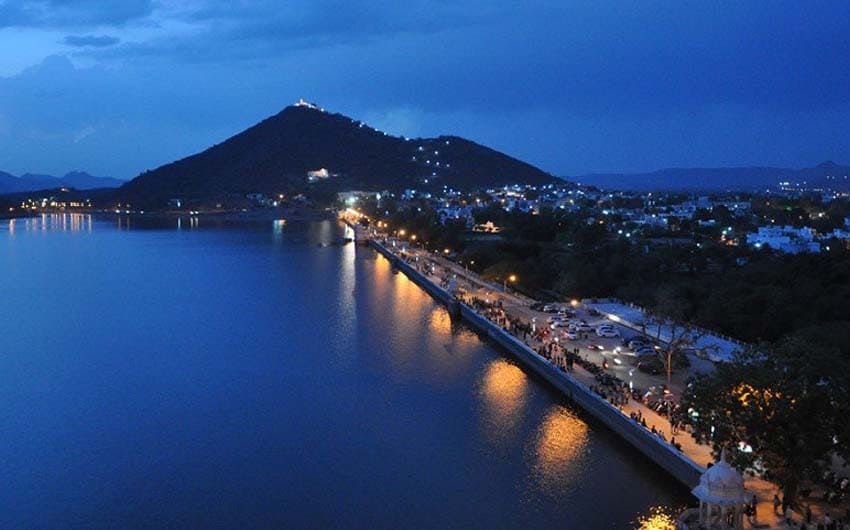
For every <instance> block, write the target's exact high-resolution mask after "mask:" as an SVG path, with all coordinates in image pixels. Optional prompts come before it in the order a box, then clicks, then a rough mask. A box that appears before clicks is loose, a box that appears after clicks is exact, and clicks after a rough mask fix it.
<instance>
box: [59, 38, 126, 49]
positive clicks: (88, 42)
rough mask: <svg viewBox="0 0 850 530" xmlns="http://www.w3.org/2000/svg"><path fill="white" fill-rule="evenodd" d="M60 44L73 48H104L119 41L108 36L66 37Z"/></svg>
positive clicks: (119, 40)
mask: <svg viewBox="0 0 850 530" xmlns="http://www.w3.org/2000/svg"><path fill="white" fill-rule="evenodd" d="M62 42H63V43H65V44H66V45H68V46H73V47H75V48H106V47H109V46H114V45H116V44H118V43H119V42H121V39H119V38H118V37H111V36H109V35H68V36H66V37H65V38H64V39H63V40H62Z"/></svg>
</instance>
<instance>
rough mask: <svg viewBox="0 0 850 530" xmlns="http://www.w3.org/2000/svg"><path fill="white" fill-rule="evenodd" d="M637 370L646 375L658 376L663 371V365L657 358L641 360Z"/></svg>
mask: <svg viewBox="0 0 850 530" xmlns="http://www.w3.org/2000/svg"><path fill="white" fill-rule="evenodd" d="M637 369H638V370H640V371H641V372H644V373H647V374H651V375H658V374H660V373H661V372H663V371H664V363H662V362H661V359H659V358H657V357H650V358H647V359H641V360H640V361H639V362H638V363H637Z"/></svg>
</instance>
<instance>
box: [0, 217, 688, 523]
mask: <svg viewBox="0 0 850 530" xmlns="http://www.w3.org/2000/svg"><path fill="white" fill-rule="evenodd" d="M178 223H179V224H178ZM340 231H341V229H340V227H339V226H338V225H337V224H336V223H334V222H330V221H325V222H312V223H300V224H299V223H289V224H286V223H283V222H262V223H254V224H247V223H242V224H226V223H220V222H213V221H208V220H206V219H203V218H202V219H201V220H197V219H195V220H192V219H189V218H184V219H182V220H180V221H178V220H176V219H173V220H160V221H149V220H145V221H144V222H142V221H141V220H127V219H118V218H114V219H110V218H106V219H102V220H99V219H96V218H92V217H90V216H83V215H54V216H44V217H36V218H32V219H18V220H14V221H0V296H2V298H0V437H1V438H0V528H239V529H250V528H281V529H283V528H286V529H313V528H315V529H321V528H341V529H383V528H386V529H400V528H411V529H455V528H456V529H487V530H491V529H493V528H500V529H502V528H517V529H544V528H558V529H580V528H589V529H595V528H634V527H635V523H634V521H635V520H637V519H638V518H639V517H641V516H645V515H646V514H648V513H650V511H651V509H652V508H653V507H657V506H669V507H672V506H682V505H683V504H684V503H685V502H687V501H688V497H687V492H686V491H685V490H684V489H683V488H682V487H680V486H679V485H678V484H676V483H675V482H674V481H673V480H672V479H670V478H669V477H667V475H665V474H663V473H662V472H661V471H660V470H658V469H657V468H656V467H655V466H654V465H653V464H651V463H649V462H648V461H647V460H645V459H644V458H643V457H642V456H641V455H640V454H638V453H637V452H636V451H634V450H632V449H631V448H630V447H629V446H627V445H626V444H625V443H624V442H621V441H620V440H619V439H617V438H616V437H615V436H614V435H613V434H612V433H610V432H609V431H607V430H606V429H605V428H604V427H603V426H601V425H600V424H597V423H595V422H593V421H591V420H590V419H589V418H588V417H587V416H585V415H584V414H582V413H581V411H580V410H578V409H577V408H575V407H573V406H572V405H571V404H570V403H569V402H568V401H566V400H565V399H562V398H561V397H559V395H558V394H557V393H556V392H555V391H553V390H552V389H551V388H549V387H548V386H547V385H546V384H544V383H543V382H542V381H541V380H539V379H537V378H536V377H534V376H532V375H530V374H528V373H526V372H525V371H523V369H521V368H519V367H518V366H517V365H516V364H515V363H514V361H513V360H512V359H510V358H509V357H507V356H506V355H505V354H504V353H502V352H501V351H499V350H497V349H496V348H495V347H493V346H492V345H490V344H488V343H487V342H484V341H482V340H481V339H479V337H478V336H477V335H476V334H475V333H473V332H472V331H470V330H469V329H467V328H466V327H464V326H463V325H460V324H457V323H455V322H452V321H451V319H450V318H449V316H448V314H447V313H446V311H445V310H444V309H443V308H442V307H441V306H440V305H438V304H436V303H435V302H434V301H433V300H432V299H431V298H429V297H428V296H427V295H426V294H424V293H423V292H422V291H421V290H420V289H419V288H418V287H416V286H415V285H414V284H413V283H411V282H410V281H408V280H407V279H406V278H405V277H404V276H403V275H400V274H398V275H394V274H393V273H392V271H391V269H390V266H389V264H388V262H387V261H386V260H384V259H383V258H381V257H378V256H377V255H376V254H375V253H374V252H373V251H372V250H371V249H368V248H363V247H360V248H357V247H355V246H354V245H352V244H349V245H342V246H340V245H329V246H324V247H322V246H319V245H318V244H319V243H331V242H333V241H335V240H337V239H338V238H339V237H340Z"/></svg>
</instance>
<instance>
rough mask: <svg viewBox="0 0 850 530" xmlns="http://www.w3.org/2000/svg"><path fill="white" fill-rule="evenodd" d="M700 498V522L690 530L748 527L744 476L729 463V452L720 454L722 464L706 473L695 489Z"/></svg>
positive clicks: (736, 529) (724, 529) (695, 493)
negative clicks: (744, 525) (746, 525)
mask: <svg viewBox="0 0 850 530" xmlns="http://www.w3.org/2000/svg"><path fill="white" fill-rule="evenodd" d="M691 493H693V494H694V496H695V497H696V498H697V499H699V522H698V523H697V524H693V523H692V524H691V525H689V527H690V528H703V529H706V530H730V529H735V530H741V529H742V528H743V524H744V508H745V507H746V504H747V499H748V495H747V490H746V489H745V488H744V477H742V476H741V474H740V473H739V472H738V470H736V469H735V468H734V467H732V466H731V465H729V463H728V462H726V450H725V449H724V450H723V451H722V452H721V453H720V461H718V462H717V463H716V464H714V465H713V466H711V467H710V468H708V469H706V470H705V473H703V474H702V477H700V480H699V485H697V487H695V488H694V489H693V490H691Z"/></svg>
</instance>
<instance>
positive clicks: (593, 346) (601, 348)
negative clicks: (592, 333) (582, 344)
mask: <svg viewBox="0 0 850 530" xmlns="http://www.w3.org/2000/svg"><path fill="white" fill-rule="evenodd" d="M587 349H588V350H597V351H604V350H605V346H601V345H599V344H588V345H587Z"/></svg>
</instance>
